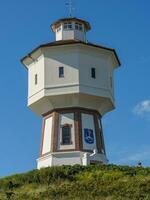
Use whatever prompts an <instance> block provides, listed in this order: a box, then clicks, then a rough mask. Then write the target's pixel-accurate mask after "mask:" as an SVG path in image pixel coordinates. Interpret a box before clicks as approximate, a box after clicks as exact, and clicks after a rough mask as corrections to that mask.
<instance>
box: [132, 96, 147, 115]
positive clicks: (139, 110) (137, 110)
mask: <svg viewBox="0 0 150 200" xmlns="http://www.w3.org/2000/svg"><path fill="white" fill-rule="evenodd" d="M133 113H134V114H137V115H141V116H143V115H145V114H148V113H150V100H144V101H141V102H140V103H138V104H137V105H136V106H135V107H134V108H133Z"/></svg>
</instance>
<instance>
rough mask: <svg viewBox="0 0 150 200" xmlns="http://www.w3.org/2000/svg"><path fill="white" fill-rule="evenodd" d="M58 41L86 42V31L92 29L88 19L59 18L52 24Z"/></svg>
mask: <svg viewBox="0 0 150 200" xmlns="http://www.w3.org/2000/svg"><path fill="white" fill-rule="evenodd" d="M51 29H52V31H53V32H54V33H55V36H56V41H59V40H79V41H83V42H86V32H87V31H89V30H90V29H91V26H90V24H89V23H88V22H87V21H84V20H81V19H78V18H64V19H59V20H57V21H56V22H54V23H53V24H52V25H51Z"/></svg>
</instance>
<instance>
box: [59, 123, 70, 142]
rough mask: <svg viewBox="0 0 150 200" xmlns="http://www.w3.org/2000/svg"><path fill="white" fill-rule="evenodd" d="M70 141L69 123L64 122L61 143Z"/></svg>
mask: <svg viewBox="0 0 150 200" xmlns="http://www.w3.org/2000/svg"><path fill="white" fill-rule="evenodd" d="M70 144H72V142H71V125H70V124H66V125H63V126H62V142H61V145H70Z"/></svg>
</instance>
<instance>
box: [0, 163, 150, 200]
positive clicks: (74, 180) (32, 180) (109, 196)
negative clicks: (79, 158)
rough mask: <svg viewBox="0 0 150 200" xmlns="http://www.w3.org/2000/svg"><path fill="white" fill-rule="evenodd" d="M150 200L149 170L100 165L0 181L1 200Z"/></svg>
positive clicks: (64, 168) (57, 169)
mask: <svg viewBox="0 0 150 200" xmlns="http://www.w3.org/2000/svg"><path fill="white" fill-rule="evenodd" d="M7 199H10V200H51V199H53V200H80V199H81V200H150V168H143V167H128V166H115V165H101V166H88V167H83V166H79V165H75V166H72V167H71V166H62V167H52V168H45V169H41V170H33V171H30V172H28V173H25V174H17V175H13V176H10V177H6V178H2V179H0V200H7Z"/></svg>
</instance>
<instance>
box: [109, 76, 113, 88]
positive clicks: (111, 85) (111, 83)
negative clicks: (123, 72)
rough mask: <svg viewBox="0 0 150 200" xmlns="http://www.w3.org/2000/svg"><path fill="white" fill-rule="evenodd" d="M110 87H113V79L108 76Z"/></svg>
mask: <svg viewBox="0 0 150 200" xmlns="http://www.w3.org/2000/svg"><path fill="white" fill-rule="evenodd" d="M110 87H111V88H112V87H113V80H112V76H111V77H110Z"/></svg>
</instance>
